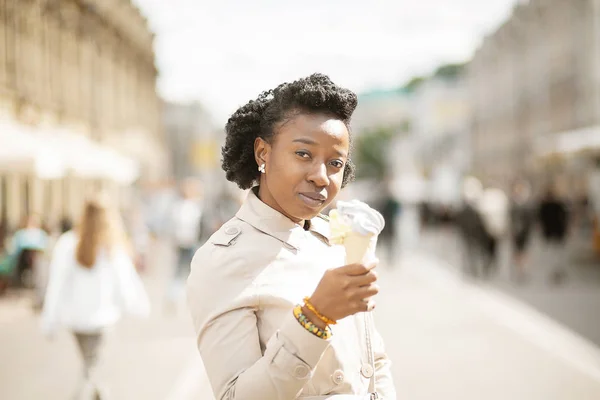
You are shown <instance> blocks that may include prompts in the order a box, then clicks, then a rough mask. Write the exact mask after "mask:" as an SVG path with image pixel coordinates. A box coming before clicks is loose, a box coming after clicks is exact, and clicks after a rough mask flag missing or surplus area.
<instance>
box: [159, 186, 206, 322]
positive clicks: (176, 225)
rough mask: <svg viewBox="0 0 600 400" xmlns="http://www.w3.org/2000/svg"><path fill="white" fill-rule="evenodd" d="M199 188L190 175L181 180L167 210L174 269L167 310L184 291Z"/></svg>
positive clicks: (199, 210) (197, 226) (197, 228)
mask: <svg viewBox="0 0 600 400" xmlns="http://www.w3.org/2000/svg"><path fill="white" fill-rule="evenodd" d="M202 214H203V204H202V188H201V186H200V183H199V182H198V181H197V180H194V179H186V180H184V181H183V182H182V183H181V186H180V196H179V198H178V199H176V201H175V203H174V205H173V208H172V210H171V227H170V231H171V240H172V243H173V245H174V247H175V257H176V261H175V269H174V271H173V276H172V278H171V282H170V287H169V289H168V292H167V311H168V312H174V311H176V310H177V307H178V306H179V305H180V303H181V301H182V300H183V298H184V295H185V281H186V280H187V278H188V276H189V274H190V268H191V263H192V258H193V257H194V253H195V251H196V249H198V247H200V241H201V235H202V222H203V218H202Z"/></svg>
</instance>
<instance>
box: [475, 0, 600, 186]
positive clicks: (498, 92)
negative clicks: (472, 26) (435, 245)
mask: <svg viewBox="0 0 600 400" xmlns="http://www.w3.org/2000/svg"><path fill="white" fill-rule="evenodd" d="M599 21H600V2H599V1H597V0H573V1H561V0H530V1H528V2H520V3H518V4H517V5H516V6H515V8H514V10H513V13H512V16H511V17H510V18H509V19H508V20H507V21H506V22H505V23H504V24H503V25H502V26H501V27H500V28H499V29H498V30H496V31H495V32H494V33H492V34H491V35H489V36H488V37H486V38H485V39H484V41H483V43H482V45H481V46H480V48H479V49H478V50H477V51H476V53H475V55H474V57H473V60H472V62H471V63H470V66H469V68H468V77H469V85H470V94H471V103H472V105H473V119H472V127H471V128H472V147H473V165H472V169H473V172H474V173H475V175H477V176H479V177H480V178H482V179H483V180H484V181H486V182H487V183H490V184H494V185H497V186H501V187H507V186H508V185H509V184H510V182H511V181H512V180H513V179H515V178H517V177H522V176H526V177H527V176H529V177H534V176H535V177H539V176H540V173H541V172H542V171H546V172H547V171H549V170H552V169H553V168H555V167H553V166H552V163H551V162H549V161H550V160H552V159H553V158H552V157H548V156H549V155H552V154H554V155H555V156H558V155H560V154H561V153H564V152H565V151H566V149H565V148H564V147H563V148H561V146H560V145H559V144H560V143H559V142H560V141H561V140H562V141H564V140H566V141H571V139H570V138H572V139H573V140H575V137H574V136H573V135H571V133H572V132H577V131H579V130H581V129H586V130H587V132H590V135H600V114H599V113H600V107H599V105H600V103H599V102H600V79H599V74H600V72H599V71H600V63H599V61H598V59H599V57H600V22H599ZM569 135H571V136H569ZM590 135H586V136H587V137H591V136H590ZM559 138H562V139H560V140H559ZM562 155H563V156H564V154H562ZM561 158H562V157H561Z"/></svg>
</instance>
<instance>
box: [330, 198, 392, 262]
mask: <svg viewBox="0 0 600 400" xmlns="http://www.w3.org/2000/svg"><path fill="white" fill-rule="evenodd" d="M329 218H330V222H329V225H330V228H331V238H330V240H331V242H332V243H334V244H341V245H343V246H344V248H345V249H346V262H347V263H348V264H351V263H357V262H367V261H369V260H370V259H372V258H374V257H375V246H376V245H377V236H378V235H379V233H381V231H382V229H383V227H384V225H385V220H384V219H383V216H382V215H381V214H380V213H379V212H377V211H376V210H374V209H372V208H371V207H369V206H368V205H367V204H366V203H363V202H361V201H359V200H352V201H348V202H346V201H339V202H338V203H337V209H335V210H332V211H331V212H330V213H329Z"/></svg>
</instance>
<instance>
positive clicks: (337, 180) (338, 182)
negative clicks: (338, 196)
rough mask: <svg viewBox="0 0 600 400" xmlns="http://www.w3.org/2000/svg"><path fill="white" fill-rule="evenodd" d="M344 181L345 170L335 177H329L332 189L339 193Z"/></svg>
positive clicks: (334, 175)
mask: <svg viewBox="0 0 600 400" xmlns="http://www.w3.org/2000/svg"><path fill="white" fill-rule="evenodd" d="M343 180H344V170H341V171H339V172H337V173H335V174H333V175H330V176H329V182H331V184H330V186H331V187H332V189H335V190H336V191H339V190H340V188H341V187H342V182H343Z"/></svg>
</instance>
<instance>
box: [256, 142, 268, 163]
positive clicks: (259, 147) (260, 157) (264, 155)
mask: <svg viewBox="0 0 600 400" xmlns="http://www.w3.org/2000/svg"><path fill="white" fill-rule="evenodd" d="M270 152H271V145H270V144H269V143H267V142H266V141H265V140H264V139H263V138H260V137H257V138H256V140H255V141H254V159H255V160H256V164H257V165H261V164H266V163H268V161H269V153H270Z"/></svg>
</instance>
